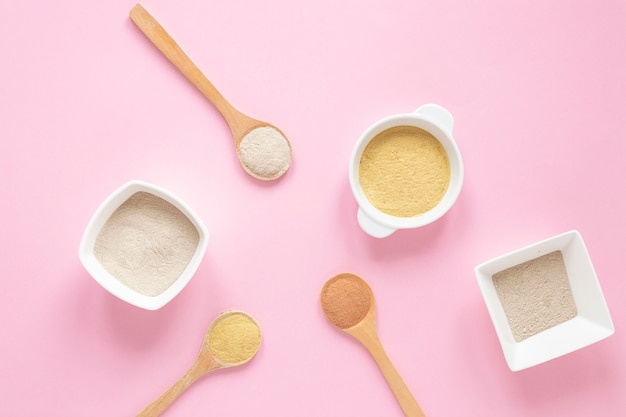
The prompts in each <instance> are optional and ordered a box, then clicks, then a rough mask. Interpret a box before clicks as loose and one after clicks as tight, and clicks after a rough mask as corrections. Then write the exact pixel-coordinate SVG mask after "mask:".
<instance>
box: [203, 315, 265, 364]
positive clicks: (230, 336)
mask: <svg viewBox="0 0 626 417" xmlns="http://www.w3.org/2000/svg"><path fill="white" fill-rule="evenodd" d="M260 344H261V329H260V328H259V326H258V325H257V323H256V322H255V321H254V320H253V319H252V318H251V317H250V316H248V315H247V314H245V313H240V312H233V313H226V314H224V315H223V316H222V317H221V318H218V319H217V320H216V322H215V323H214V324H213V326H212V328H211V332H210V334H209V346H210V348H211V353H213V355H214V356H215V357H216V358H217V359H218V360H219V361H221V362H223V363H227V364H237V363H241V362H246V361H248V360H249V359H251V358H252V357H253V356H254V355H255V354H256V352H257V350H259V345H260Z"/></svg>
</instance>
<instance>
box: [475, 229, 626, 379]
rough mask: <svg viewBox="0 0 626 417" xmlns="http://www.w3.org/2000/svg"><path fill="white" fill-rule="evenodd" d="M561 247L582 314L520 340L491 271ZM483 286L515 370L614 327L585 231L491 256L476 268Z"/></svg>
mask: <svg viewBox="0 0 626 417" xmlns="http://www.w3.org/2000/svg"><path fill="white" fill-rule="evenodd" d="M557 250H560V251H561V252H562V254H563V261H564V263H565V268H566V271H567V275H568V278H569V282H570V286H571V289H572V296H573V298H574V303H575V305H576V308H577V310H578V314H577V315H576V317H574V318H573V319H570V320H568V321H565V322H563V323H561V324H559V325H556V326H554V327H552V328H550V329H547V330H544V331H542V332H540V333H537V334H535V335H534V336H531V337H529V338H527V339H525V340H523V341H521V342H519V343H518V342H516V341H515V339H514V338H513V333H512V331H511V328H510V326H509V323H508V321H507V318H506V315H505V313H504V309H503V307H502V304H501V303H500V299H499V298H498V295H497V293H496V289H495V287H494V283H493V279H492V276H493V275H494V274H495V273H497V272H500V271H502V270H505V269H507V268H510V267H513V266H516V265H519V264H521V263H524V262H526V261H530V260H532V259H535V258H538V257H539V256H542V255H546V254H548V253H550V252H553V251H557ZM474 272H475V274H476V278H477V279H478V285H479V287H480V290H481V292H482V295H483V298H484V300H485V304H486V305H487V310H488V311H489V315H490V316H491V320H492V322H493V325H494V327H495V330H496V334H497V335H498V338H499V339H500V344H501V346H502V351H503V352H504V357H505V359H506V362H507V364H508V366H509V368H510V369H511V370H512V371H518V370H521V369H525V368H528V367H531V366H534V365H537V364H540V363H542V362H546V361H548V360H551V359H554V358H557V357H559V356H562V355H565V354H567V353H570V352H573V351H575V350H577V349H580V348H583V347H585V346H588V345H590V344H592V343H595V342H598V341H600V340H602V339H604V338H606V337H608V336H610V335H612V334H613V333H614V331H615V329H614V327H613V322H612V320H611V315H610V314H609V310H608V307H607V305H606V302H605V300H604V295H603V294H602V289H601V288H600V284H599V282H598V278H597V276H596V273H595V271H594V268H593V265H592V263H591V259H590V258H589V254H588V252H587V248H586V247H585V243H584V242H583V239H582V236H581V235H580V233H578V232H577V231H575V230H573V231H570V232H566V233H563V234H560V235H557V236H554V237H552V238H549V239H546V240H544V241H541V242H538V243H535V244H532V245H530V246H527V247H524V248H522V249H519V250H516V251H514V252H511V253H508V254H506V255H502V256H500V257H497V258H495V259H492V260H490V261H487V262H485V263H483V264H481V265H478V266H477V267H476V268H475V271H474Z"/></svg>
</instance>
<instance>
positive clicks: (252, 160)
mask: <svg viewBox="0 0 626 417" xmlns="http://www.w3.org/2000/svg"><path fill="white" fill-rule="evenodd" d="M238 152H239V157H240V158H241V162H242V163H243V165H244V166H245V167H246V169H247V170H248V171H249V172H250V173H251V174H252V175H254V176H255V177H257V178H261V179H274V178H278V177H280V176H281V175H282V174H283V173H284V172H285V171H287V169H288V168H289V165H290V164H291V147H290V146H289V141H288V140H287V139H286V138H285V137H284V136H283V135H282V133H280V131H279V130H278V129H275V128H273V127H271V126H263V127H258V128H256V129H253V130H252V131H250V132H249V133H248V134H247V135H245V136H244V137H243V139H242V140H241V143H240V144H239V148H238Z"/></svg>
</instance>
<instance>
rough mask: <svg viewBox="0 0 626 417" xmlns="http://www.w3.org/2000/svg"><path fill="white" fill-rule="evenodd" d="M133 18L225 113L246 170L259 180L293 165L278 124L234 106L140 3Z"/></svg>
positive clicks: (289, 146) (133, 11) (280, 174)
mask: <svg viewBox="0 0 626 417" xmlns="http://www.w3.org/2000/svg"><path fill="white" fill-rule="evenodd" d="M130 18H131V19H132V21H133V22H134V23H135V24H136V25H137V27H139V29H141V31H142V32H143V33H144V34H145V35H146V36H147V37H148V39H150V41H152V43H153V44H154V45H155V46H156V47H157V48H158V49H159V50H160V51H161V52H162V53H163V55H165V56H166V57H167V58H168V59H169V60H170V61H171V62H172V63H173V64H174V65H175V66H176V68H178V69H179V70H180V71H181V72H182V73H183V74H184V75H185V77H187V79H189V81H191V82H192V83H193V84H194V85H195V86H196V87H197V88H198V89H199V90H200V91H201V92H202V94H204V96H205V97H206V98H208V99H209V101H211V103H213V105H214V106H215V107H216V108H217V109H218V110H219V111H220V113H221V114H222V116H224V119H226V122H227V123H228V126H230V130H231V132H232V135H233V139H234V140H235V146H236V148H237V154H238V156H239V160H240V162H241V165H242V167H243V169H244V170H245V171H246V172H247V173H248V174H250V175H251V176H253V177H255V178H257V179H260V180H274V179H277V178H279V177H281V176H282V175H283V174H284V173H285V172H286V171H287V169H288V168H289V166H290V165H291V145H290V143H289V140H287V138H286V137H285V135H284V134H283V133H282V132H281V131H280V130H279V129H278V128H276V127H275V126H273V125H271V124H269V123H266V122H262V121H260V120H256V119H253V118H251V117H249V116H247V115H245V114H243V113H241V112H240V111H238V110H237V109H235V108H234V107H233V106H232V105H231V104H230V103H229V102H228V101H227V100H226V99H225V98H224V97H223V96H222V94H221V93H220V92H219V91H218V90H217V89H216V88H215V87H214V86H213V84H211V82H210V81H209V80H208V79H207V78H206V77H205V76H204V74H202V72H201V71H200V70H199V69H198V67H196V65H195V64H194V63H193V62H192V61H191V59H189V57H188V56H187V55H186V54H185V52H183V50H182V49H181V48H180V46H178V44H177V43H176V41H174V39H172V37H171V36H170V35H169V34H168V33H167V32H166V31H165V29H163V27H162V26H161V25H160V24H159V22H157V21H156V19H154V18H153V17H152V16H151V15H150V13H148V12H147V11H146V10H145V9H144V8H143V7H142V6H141V5H140V4H137V5H135V7H133V8H132V9H131V11H130Z"/></svg>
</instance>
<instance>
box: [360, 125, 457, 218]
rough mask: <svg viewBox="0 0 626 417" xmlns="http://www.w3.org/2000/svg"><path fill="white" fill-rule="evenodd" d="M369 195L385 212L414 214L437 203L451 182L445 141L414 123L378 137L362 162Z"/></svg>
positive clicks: (370, 199)
mask: <svg viewBox="0 0 626 417" xmlns="http://www.w3.org/2000/svg"><path fill="white" fill-rule="evenodd" d="M359 181H360V183H361V187H362V188H363V192H364V193H365V196H366V197H367V199H368V200H369V201H370V202H371V203H372V205H374V207H376V208H377V209H378V210H380V211H382V212H383V213H387V214H390V215H392V216H397V217H413V216H418V215H420V214H424V213H426V212H427V211H428V210H430V209H432V208H433V207H435V206H436V205H437V204H438V203H439V202H440V201H441V199H442V198H443V196H444V195H445V193H446V191H447V189H448V184H449V183H450V162H449V160H448V155H447V153H446V151H445V149H444V148H443V146H442V145H441V143H440V142H439V141H438V140H437V139H436V138H435V137H434V136H433V135H431V134H430V133H428V132H427V131H425V130H423V129H420V128H417V127H414V126H396V127H392V128H390V129H387V130H385V131H383V132H381V133H379V134H378V135H376V137H374V139H372V140H371V141H370V143H369V144H368V145H367V146H366V147H365V150H364V151H363V155H362V156H361V161H360V163H359Z"/></svg>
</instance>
